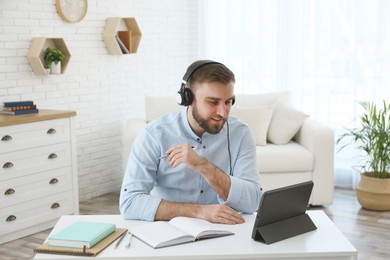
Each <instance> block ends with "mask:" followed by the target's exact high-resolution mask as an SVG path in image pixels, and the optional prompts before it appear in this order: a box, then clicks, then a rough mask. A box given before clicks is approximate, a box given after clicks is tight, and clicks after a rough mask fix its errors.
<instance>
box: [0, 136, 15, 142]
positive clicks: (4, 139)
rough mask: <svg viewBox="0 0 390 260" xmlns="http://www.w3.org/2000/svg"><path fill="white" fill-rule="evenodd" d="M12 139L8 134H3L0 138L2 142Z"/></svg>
mask: <svg viewBox="0 0 390 260" xmlns="http://www.w3.org/2000/svg"><path fill="white" fill-rule="evenodd" d="M11 140H12V136H10V135H5V136H3V138H1V141H3V142H7V141H11Z"/></svg>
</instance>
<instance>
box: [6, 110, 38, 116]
mask: <svg viewBox="0 0 390 260" xmlns="http://www.w3.org/2000/svg"><path fill="white" fill-rule="evenodd" d="M38 112H39V109H27V110H16V111H5V110H0V114H3V115H25V114H35V113H38Z"/></svg>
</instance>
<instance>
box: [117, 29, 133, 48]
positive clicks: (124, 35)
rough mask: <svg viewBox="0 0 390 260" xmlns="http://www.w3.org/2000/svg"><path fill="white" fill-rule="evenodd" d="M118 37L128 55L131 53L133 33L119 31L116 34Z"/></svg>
mask: <svg viewBox="0 0 390 260" xmlns="http://www.w3.org/2000/svg"><path fill="white" fill-rule="evenodd" d="M118 37H119V39H121V41H122V42H123V44H124V45H125V47H126V48H127V49H128V50H129V53H132V52H133V47H132V41H133V39H132V37H133V33H132V31H119V32H118Z"/></svg>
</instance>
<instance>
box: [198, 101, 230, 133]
mask: <svg viewBox="0 0 390 260" xmlns="http://www.w3.org/2000/svg"><path fill="white" fill-rule="evenodd" d="M194 103H195V102H194ZM192 116H193V117H194V119H195V121H196V122H197V123H198V124H199V126H200V127H201V128H203V130H205V131H206V132H207V133H210V134H218V133H219V132H220V131H221V130H222V128H223V125H224V124H225V121H226V119H225V118H223V117H222V116H217V117H213V118H215V119H221V120H223V123H222V124H215V123H213V122H212V120H213V119H212V118H204V117H202V116H201V115H200V113H199V110H198V107H197V106H196V104H193V106H192Z"/></svg>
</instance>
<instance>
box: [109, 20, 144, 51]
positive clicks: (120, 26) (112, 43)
mask: <svg viewBox="0 0 390 260" xmlns="http://www.w3.org/2000/svg"><path fill="white" fill-rule="evenodd" d="M119 31H131V40H132V42H131V46H132V49H131V50H130V51H129V53H130V54H131V53H136V52H137V50H138V46H139V43H140V41H141V37H142V33H141V31H140V29H139V27H138V24H137V21H136V20H135V18H133V17H126V18H122V17H111V18H108V19H107V22H106V26H105V28H104V31H103V40H104V43H105V44H106V47H107V50H108V52H109V53H110V54H112V55H122V54H125V53H123V51H122V50H121V47H120V46H119V43H118V41H117V40H116V36H117V35H118V32H119Z"/></svg>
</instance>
